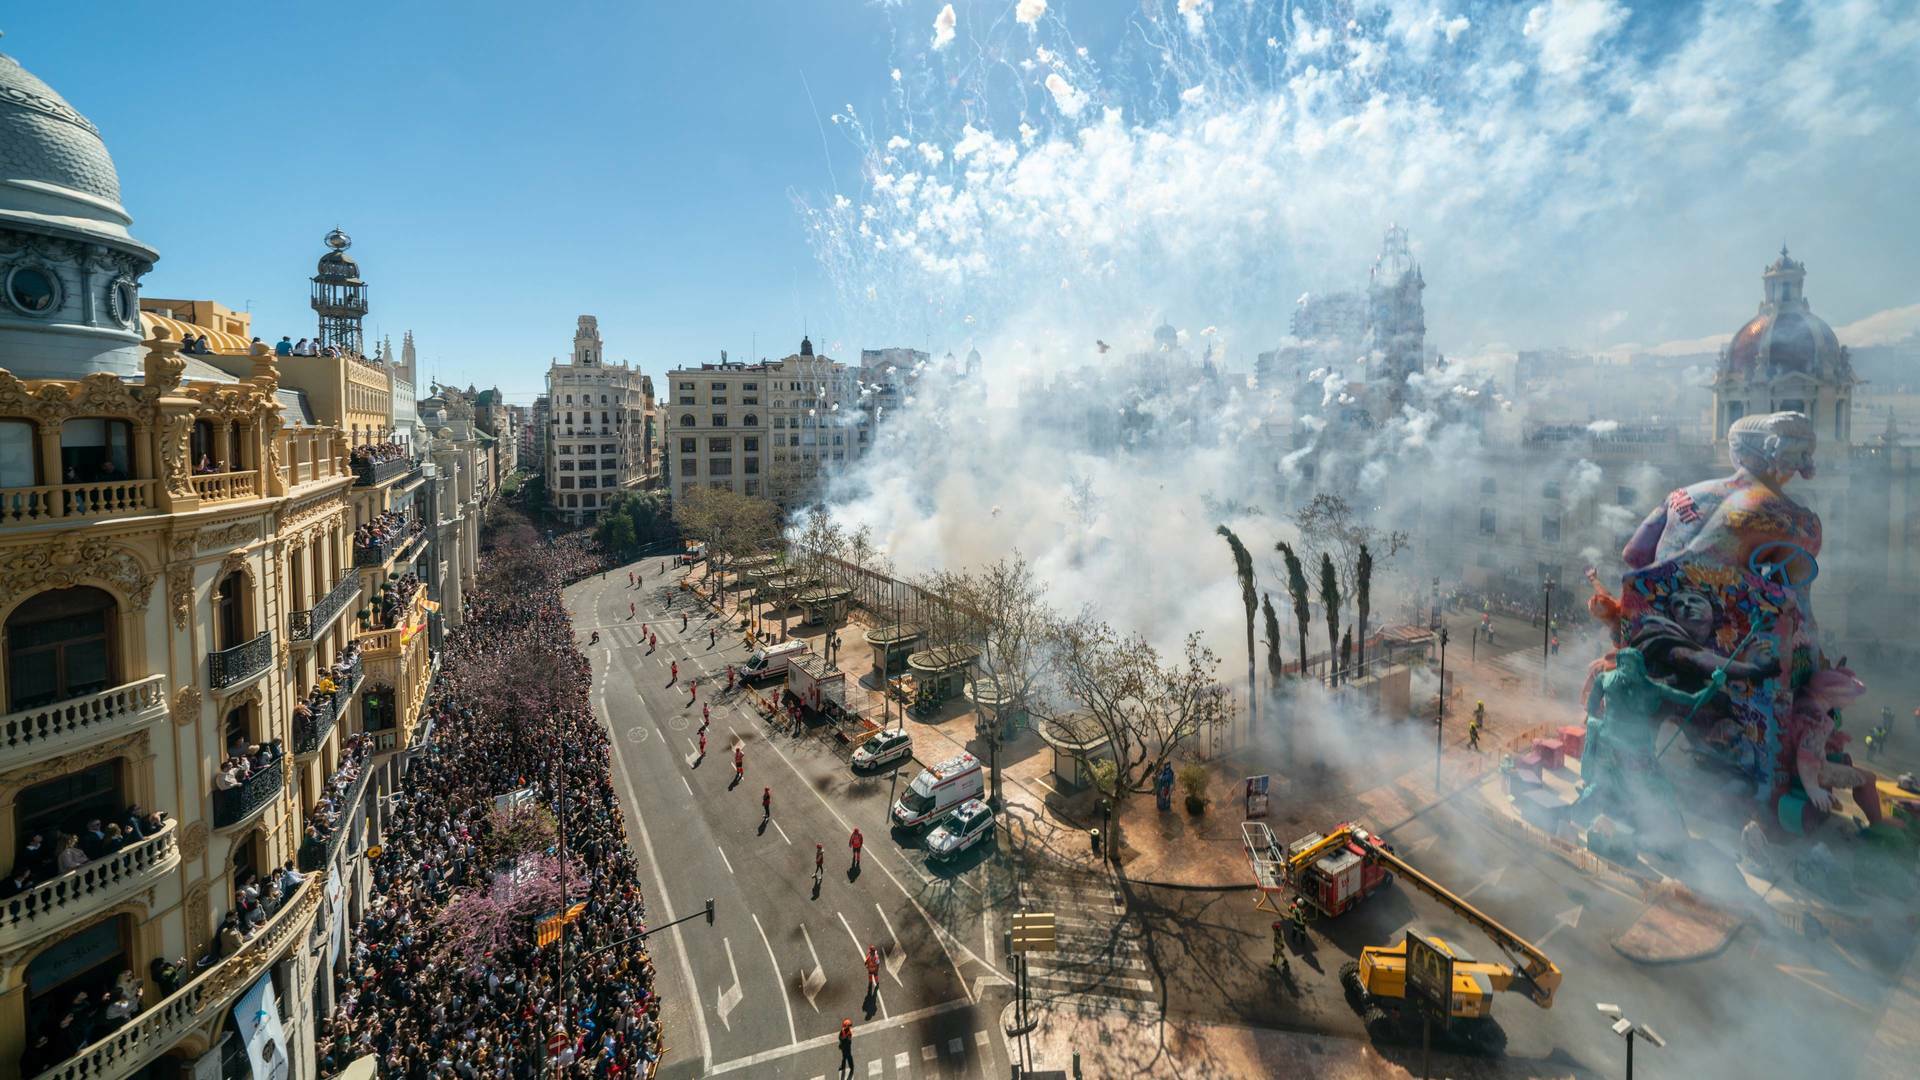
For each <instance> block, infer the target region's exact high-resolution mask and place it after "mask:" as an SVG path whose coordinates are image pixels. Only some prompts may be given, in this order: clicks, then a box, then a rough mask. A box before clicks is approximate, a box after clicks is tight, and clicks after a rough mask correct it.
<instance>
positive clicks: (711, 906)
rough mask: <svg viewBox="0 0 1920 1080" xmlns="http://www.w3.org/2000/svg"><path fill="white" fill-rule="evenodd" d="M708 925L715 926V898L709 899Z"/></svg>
mask: <svg viewBox="0 0 1920 1080" xmlns="http://www.w3.org/2000/svg"><path fill="white" fill-rule="evenodd" d="M707 925H708V926H712V925H713V897H711V896H709V897H707Z"/></svg>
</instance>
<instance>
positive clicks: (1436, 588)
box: [1427, 575, 1440, 630]
mask: <svg viewBox="0 0 1920 1080" xmlns="http://www.w3.org/2000/svg"><path fill="white" fill-rule="evenodd" d="M1439 627H1440V578H1439V576H1438V575H1435V577H1434V579H1433V618H1432V619H1430V620H1428V622H1427V629H1429V630H1437V629H1439Z"/></svg>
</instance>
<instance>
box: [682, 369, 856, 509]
mask: <svg viewBox="0 0 1920 1080" xmlns="http://www.w3.org/2000/svg"><path fill="white" fill-rule="evenodd" d="M666 378H667V386H668V388H669V390H670V394H669V399H668V403H667V404H663V405H662V406H661V411H662V413H663V415H665V416H666V417H667V419H668V422H667V423H666V424H665V425H664V435H665V439H666V457H667V467H666V477H667V480H668V483H669V484H670V485H671V488H670V490H671V492H672V493H673V495H674V496H676V497H684V496H685V495H686V494H688V493H689V492H691V491H692V490H693V489H694V488H695V487H698V486H699V485H701V484H706V485H709V486H713V487H723V488H728V489H730V490H733V491H738V492H740V493H741V494H743V495H751V496H754V497H757V498H763V499H769V500H771V501H773V502H774V503H777V504H778V505H780V506H782V507H784V508H792V507H794V506H799V505H803V504H804V503H805V502H807V501H808V500H809V499H810V498H812V497H813V495H814V493H815V492H817V490H818V485H819V483H820V482H821V479H822V478H823V476H824V475H825V474H826V473H827V472H828V471H829V470H832V469H836V468H841V467H844V466H845V465H846V464H848V463H849V462H852V461H855V460H858V459H859V458H860V457H861V456H862V455H864V454H865V453H866V451H867V449H868V447H870V446H871V445H872V434H873V429H872V420H871V418H870V416H869V414H868V413H867V412H866V411H865V410H864V409H862V407H861V398H860V380H859V378H858V375H857V372H856V371H855V370H854V369H849V368H848V367H847V365H845V364H841V363H838V362H836V361H834V360H833V359H832V358H830V357H827V356H822V355H815V353H814V351H813V342H812V341H811V340H809V339H806V338H802V339H801V341H800V351H799V352H797V353H794V354H793V355H791V356H787V357H785V358H783V359H780V360H773V361H762V362H760V363H757V364H742V363H730V362H728V361H726V360H725V359H724V358H723V359H722V361H721V362H720V363H718V364H702V365H700V366H699V367H697V368H678V369H676V370H674V371H670V372H668V373H667V376H666Z"/></svg>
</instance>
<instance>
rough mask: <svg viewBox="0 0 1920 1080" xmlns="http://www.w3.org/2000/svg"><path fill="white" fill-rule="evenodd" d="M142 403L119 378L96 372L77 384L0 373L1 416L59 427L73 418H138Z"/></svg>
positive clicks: (6, 372) (5, 372) (128, 385)
mask: <svg viewBox="0 0 1920 1080" xmlns="http://www.w3.org/2000/svg"><path fill="white" fill-rule="evenodd" d="M142 407H143V406H142V402H141V401H140V399H139V398H137V397H135V396H134V393H133V389H132V387H131V384H129V383H127V382H126V381H124V380H122V379H121V378H120V377H119V376H118V375H114V374H111V373H108V372H105V371H96V372H94V373H93V374H91V375H88V376H86V377H85V378H82V379H80V380H79V381H77V382H72V381H65V380H43V379H36V380H34V381H32V382H24V381H22V380H21V379H20V378H18V377H17V376H15V375H14V374H13V373H12V372H9V371H4V370H0V413H5V414H7V415H10V416H30V417H32V418H33V419H35V420H38V421H40V422H41V423H43V424H52V425H57V424H59V423H60V422H61V421H63V420H65V419H67V418H68V417H70V416H116V417H122V418H124V419H129V420H131V419H134V418H136V417H137V416H138V415H139V414H140V412H141V410H142Z"/></svg>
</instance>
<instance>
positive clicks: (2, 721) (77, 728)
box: [0, 675, 167, 770]
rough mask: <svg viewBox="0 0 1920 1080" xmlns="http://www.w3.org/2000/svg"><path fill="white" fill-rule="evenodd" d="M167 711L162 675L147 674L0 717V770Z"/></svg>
mask: <svg viewBox="0 0 1920 1080" xmlns="http://www.w3.org/2000/svg"><path fill="white" fill-rule="evenodd" d="M166 712H167V677H166V676H165V675H149V676H147V677H146V678H144V679H141V680H139V681H138V682H130V683H127V684H126V685H125V686H116V687H114V688H113V689H111V690H102V691H100V692H99V693H97V694H88V695H86V696H85V697H77V698H69V699H67V700H65V701H56V702H54V703H53V704H51V705H42V706H40V707H39V708H35V709H22V710H21V711H19V712H16V713H8V714H7V715H6V716H4V717H0V770H4V769H12V768H15V767H16V766H20V765H25V764H28V763H30V762H34V761H40V760H42V759H44V758H50V757H53V756H55V755H57V754H65V753H68V752H70V751H73V750H77V749H79V748H80V747H82V746H86V745H88V744H90V743H94V742H97V741H99V740H101V739H105V738H108V737H110V736H114V735H121V734H125V733H126V732H128V731H130V730H132V729H133V728H135V727H138V726H139V725H141V724H143V723H147V722H150V721H152V720H153V719H154V718H156V717H160V716H165V715H166Z"/></svg>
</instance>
